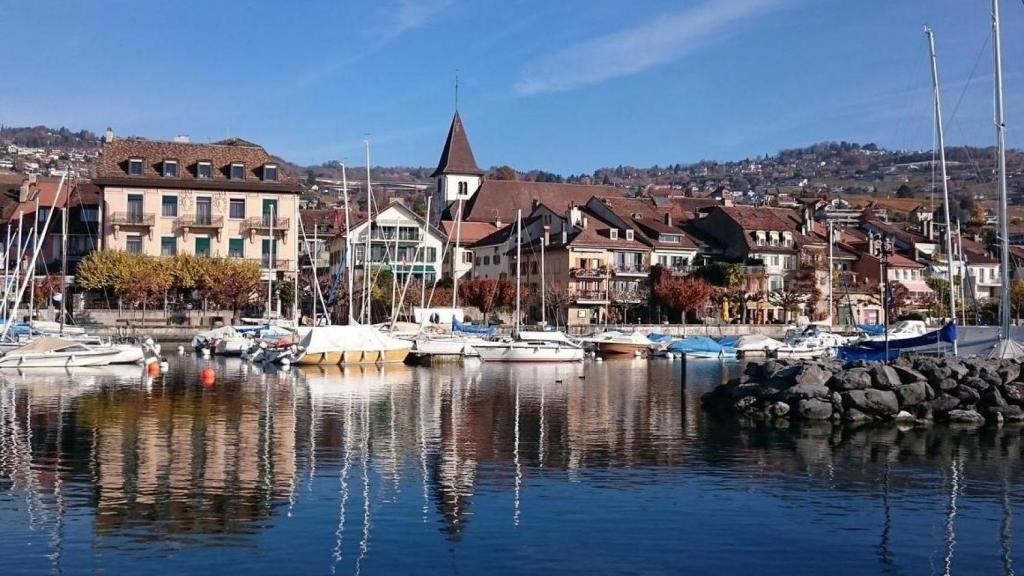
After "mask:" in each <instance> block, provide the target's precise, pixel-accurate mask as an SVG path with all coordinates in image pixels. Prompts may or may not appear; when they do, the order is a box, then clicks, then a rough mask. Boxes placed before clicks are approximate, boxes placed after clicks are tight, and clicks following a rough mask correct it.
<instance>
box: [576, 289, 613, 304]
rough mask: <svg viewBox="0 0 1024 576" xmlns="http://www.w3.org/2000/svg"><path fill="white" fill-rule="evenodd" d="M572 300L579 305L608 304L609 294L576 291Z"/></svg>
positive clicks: (601, 291)
mask: <svg viewBox="0 0 1024 576" xmlns="http://www.w3.org/2000/svg"><path fill="white" fill-rule="evenodd" d="M572 299H573V301H574V302H576V303H577V304H608V303H609V300H608V293H607V292H606V291H604V290H574V291H573V292H572Z"/></svg>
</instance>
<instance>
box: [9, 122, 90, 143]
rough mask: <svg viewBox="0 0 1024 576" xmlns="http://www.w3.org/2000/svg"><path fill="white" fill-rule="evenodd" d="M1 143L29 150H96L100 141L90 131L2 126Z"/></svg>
mask: <svg viewBox="0 0 1024 576" xmlns="http://www.w3.org/2000/svg"><path fill="white" fill-rule="evenodd" d="M0 142H3V143H5V144H16V145H18V146H25V147H29V148H95V147H97V146H99V144H100V139H99V137H98V136H96V135H95V134H93V133H92V132H90V131H88V130H79V131H77V132H73V131H71V130H70V129H68V128H64V127H63V126H62V127H60V128H50V127H48V126H23V127H16V126H0Z"/></svg>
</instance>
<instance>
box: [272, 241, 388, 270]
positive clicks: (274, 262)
mask: <svg viewBox="0 0 1024 576" xmlns="http://www.w3.org/2000/svg"><path fill="white" fill-rule="evenodd" d="M261 244H262V248H263V267H264V268H277V264H278V261H277V254H278V250H277V240H273V241H271V240H270V239H269V238H264V239H263V242H261ZM376 248H377V247H376V246H372V247H371V253H370V256H371V258H372V257H373V250H374V249H376ZM374 260H377V259H376V258H374Z"/></svg>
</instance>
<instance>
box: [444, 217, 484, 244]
mask: <svg viewBox="0 0 1024 576" xmlns="http://www.w3.org/2000/svg"><path fill="white" fill-rule="evenodd" d="M441 229H442V230H443V231H444V233H445V235H447V236H448V237H449V238H451V239H452V242H455V222H454V221H452V220H443V221H442V222H441ZM497 229H498V228H497V227H496V226H495V225H494V224H492V223H490V222H463V223H462V225H461V226H459V245H461V246H469V245H470V244H473V243H476V242H478V241H480V240H482V239H484V238H486V237H487V236H489V235H490V234H492V233H493V232H494V231H496V230H497Z"/></svg>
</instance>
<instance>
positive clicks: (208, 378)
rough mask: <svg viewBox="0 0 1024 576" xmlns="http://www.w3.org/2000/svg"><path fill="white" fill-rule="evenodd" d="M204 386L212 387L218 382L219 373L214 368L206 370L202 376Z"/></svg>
mask: <svg viewBox="0 0 1024 576" xmlns="http://www.w3.org/2000/svg"><path fill="white" fill-rule="evenodd" d="M202 379H203V384H205V385H207V386H210V385H212V384H213V383H214V382H215V381H216V380H217V373H216V372H214V371H213V368H204V369H203V374H202Z"/></svg>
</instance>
